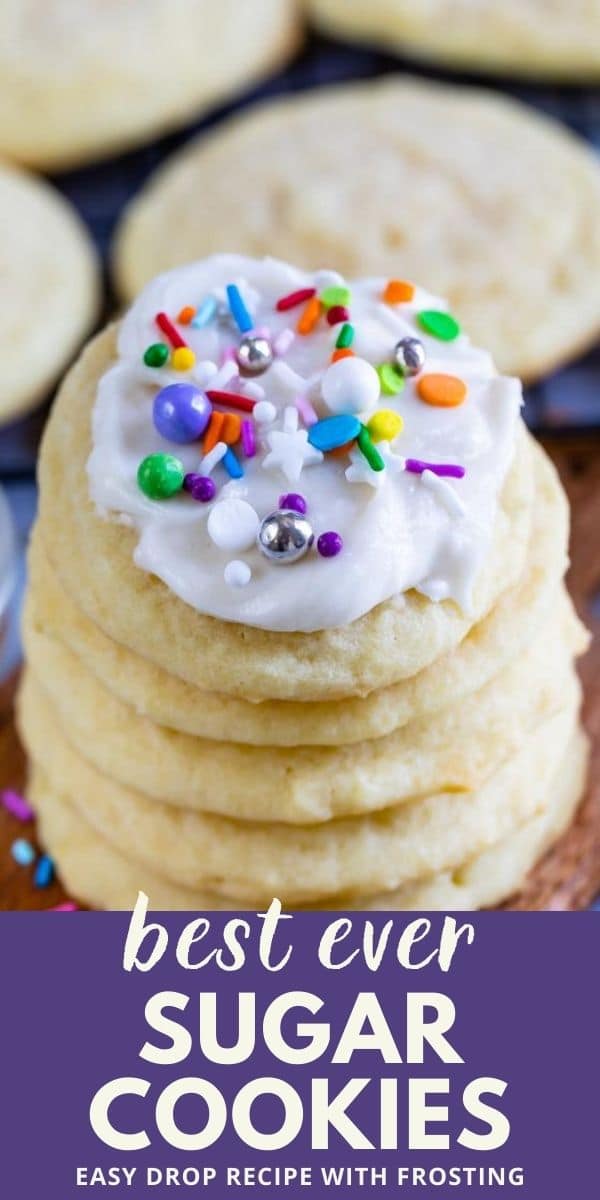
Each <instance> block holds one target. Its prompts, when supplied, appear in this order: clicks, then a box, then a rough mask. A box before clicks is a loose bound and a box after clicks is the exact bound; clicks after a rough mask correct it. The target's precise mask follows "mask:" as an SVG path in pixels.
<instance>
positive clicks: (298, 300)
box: [275, 287, 317, 312]
mask: <svg viewBox="0 0 600 1200" xmlns="http://www.w3.org/2000/svg"><path fill="white" fill-rule="evenodd" d="M316 294H317V289H316V288H314V287H307V288H299V289H298V291H297V292H290V294H289V296H282V297H281V299H280V300H278V301H277V304H276V305H275V308H276V309H277V312H287V311H288V309H290V308H297V306H298V305H299V304H305V303H306V301H307V300H312V298H313V296H316Z"/></svg>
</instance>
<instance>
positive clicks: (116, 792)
mask: <svg viewBox="0 0 600 1200" xmlns="http://www.w3.org/2000/svg"><path fill="white" fill-rule="evenodd" d="M563 701H564V708H563V709H562V710H561V711H560V712H558V713H555V714H554V715H553V716H551V717H549V718H547V719H546V720H545V721H543V722H542V724H540V725H539V726H538V728H537V729H536V730H535V731H534V732H533V733H531V734H530V735H529V737H528V738H527V739H526V741H525V742H524V744H523V747H522V749H521V750H520V751H519V752H518V753H517V754H516V755H514V756H513V757H512V758H511V759H509V760H508V761H507V762H506V763H504V764H503V765H502V766H501V768H500V769H499V770H498V771H497V772H496V773H495V774H494V775H492V776H491V777H490V778H489V779H488V780H487V781H486V783H485V784H484V785H483V786H482V787H481V788H480V789H478V790H477V791H476V792H473V793H469V794H467V795H455V794H451V793H442V794H438V795H429V796H425V797H421V798H419V799H416V800H414V801H412V802H410V803H407V804H402V805H400V806H399V807H395V808H388V809H386V810H384V811H383V812H380V813H377V814H375V815H371V816H367V817H354V818H346V819H341V820H337V821H332V822H329V823H328V824H327V825H324V826H323V825H319V826H310V825H307V826H293V827H292V826H283V825H274V824H262V825H261V824H259V823H255V824H249V823H243V822H237V821H231V820H227V819H225V818H223V817H216V816H209V815H207V814H200V813H196V812H194V813H192V812H189V811H185V810H183V809H176V808H172V807H169V806H167V805H163V804H160V803H158V802H157V801H155V800H148V799H147V798H146V797H145V796H143V795H142V794H141V793H140V792H136V791H134V790H133V789H131V788H125V787H123V786H121V785H119V784H116V783H115V782H114V781H112V780H110V779H109V778H108V777H106V776H104V775H102V774H100V772H98V771H97V770H96V768H94V767H92V766H91V765H90V764H89V763H88V762H87V761H86V760H84V759H83V758H81V757H80V756H79V755H78V754H77V753H76V752H75V751H74V750H73V749H72V748H71V747H70V745H69V743H68V742H67V740H66V738H65V736H64V733H63V732H62V731H61V727H60V725H59V723H58V721H57V717H56V714H55V712H54V710H53V706H52V704H51V703H50V702H49V700H47V699H46V697H45V695H44V692H43V690H42V689H41V688H40V687H39V685H38V684H37V683H36V682H35V679H34V678H33V675H32V674H31V672H30V673H28V675H27V677H26V681H25V685H24V687H23V688H22V691H21V697H20V723H21V728H22V730H23V733H24V737H25V742H26V744H27V746H28V748H29V751H30V754H31V757H32V759H33V761H34V763H35V764H37V765H38V766H41V767H43V770H44V772H45V773H46V774H47V777H48V779H49V780H50V783H51V784H52V785H53V786H56V787H58V789H59V790H61V789H63V788H64V791H65V792H66V794H67V795H69V796H72V797H73V800H74V802H75V804H76V805H77V808H78V809H79V811H80V812H82V813H83V814H84V815H85V816H86V819H88V820H89V821H90V823H91V824H92V825H94V827H95V828H96V829H98V831H99V832H100V833H101V834H102V835H103V836H104V837H106V838H107V839H109V840H110V841H111V842H112V843H113V844H114V845H115V846H116V847H117V848H118V849H120V850H121V851H122V852H124V853H126V854H128V855H131V856H132V857H133V858H137V859H139V860H140V861H142V862H144V863H146V864H147V865H148V866H149V867H150V868H151V869H152V870H153V871H156V872H159V873H161V874H164V875H166V877H167V878H169V879H170V880H171V881H172V882H177V883H181V884H182V885H184V886H186V887H190V888H199V889H206V890H207V891H210V892H215V893H217V894H219V895H226V896H230V897H231V898H232V899H235V900H239V901H241V902H243V903H246V904H251V905H252V904H255V903H262V902H267V901H268V900H269V899H270V898H271V897H272V896H273V895H277V896H280V898H281V899H282V901H283V902H284V903H285V904H295V903H302V904H305V903H318V902H321V901H322V900H326V899H327V898H328V897H329V898H333V897H336V896H338V895H340V894H343V895H344V896H363V895H365V896H368V895H369V894H374V893H375V892H379V891H382V892H385V891H394V890H396V889H397V888H398V887H400V886H401V885H403V884H405V883H409V882H411V881H412V880H415V879H419V878H420V877H421V876H422V875H424V874H437V873H439V872H442V871H447V870H451V869H454V868H456V867H457V866H460V865H461V864H462V863H464V862H465V861H466V860H467V859H468V858H472V857H473V856H475V855H477V854H479V853H482V852H483V851H484V850H486V849H487V848H489V847H490V846H492V845H494V844H495V843H496V842H498V841H500V840H501V839H502V838H504V837H507V836H508V835H509V834H510V833H511V832H513V831H514V830H515V829H516V828H518V827H519V826H520V825H522V824H523V823H524V822H525V821H527V820H528V819H530V818H532V817H534V816H535V815H537V814H538V813H540V812H542V811H543V810H544V808H545V807H546V806H547V804H548V802H549V789H550V788H551V782H552V779H553V777H554V775H555V774H556V772H557V771H558V769H559V766H560V763H561V761H562V759H563V757H564V755H565V752H566V748H567V746H568V744H569V742H570V740H571V738H572V736H573V733H574V730H575V728H576V725H577V710H578V707H579V702H580V687H579V685H578V682H577V681H576V678H575V676H574V674H572V677H571V680H570V681H569V683H568V684H567V685H566V686H565V688H564V689H563Z"/></svg>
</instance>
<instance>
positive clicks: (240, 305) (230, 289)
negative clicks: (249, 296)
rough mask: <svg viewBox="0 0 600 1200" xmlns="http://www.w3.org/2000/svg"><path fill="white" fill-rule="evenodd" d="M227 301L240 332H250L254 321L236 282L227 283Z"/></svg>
mask: <svg viewBox="0 0 600 1200" xmlns="http://www.w3.org/2000/svg"><path fill="white" fill-rule="evenodd" d="M227 301H228V303H229V311H230V313H231V315H232V317H233V319H234V321H235V323H236V325H237V327H238V329H239V331H240V333H249V332H250V330H251V329H252V328H253V326H254V321H253V320H252V317H251V316H250V313H249V312H248V309H247V308H246V305H245V304H244V301H243V299H242V294H241V292H240V289H239V288H238V287H236V285H235V283H228V284H227Z"/></svg>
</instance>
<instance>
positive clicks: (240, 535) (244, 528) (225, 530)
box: [206, 496, 260, 554]
mask: <svg viewBox="0 0 600 1200" xmlns="http://www.w3.org/2000/svg"><path fill="white" fill-rule="evenodd" d="M206 528H207V530H208V536H209V537H210V538H211V540H212V541H213V542H214V543H215V546H218V547H219V549H220V550H228V551H230V552H231V553H233V554H239V553H241V552H243V551H244V550H250V549H251V548H252V547H253V546H254V543H255V541H256V537H257V534H258V530H259V528H260V520H259V517H258V513H257V512H256V511H255V509H253V507H252V505H251V504H248V503H247V501H246V500H241V499H240V498H239V497H237V496H228V497H227V499H226V500H219V501H218V503H217V504H215V505H213V507H212V508H211V510H210V512H209V514H208V521H207V522H206Z"/></svg>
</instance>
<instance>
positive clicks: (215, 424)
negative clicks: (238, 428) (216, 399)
mask: <svg viewBox="0 0 600 1200" xmlns="http://www.w3.org/2000/svg"><path fill="white" fill-rule="evenodd" d="M224 424H225V413H222V412H213V413H212V414H211V418H210V421H209V422H208V429H207V430H206V433H205V435H204V442H203V443H202V449H203V451H204V453H205V454H208V452H209V450H214V448H215V446H216V444H217V442H222V441H224V438H222V437H221V434H222V432H223V426H224Z"/></svg>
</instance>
